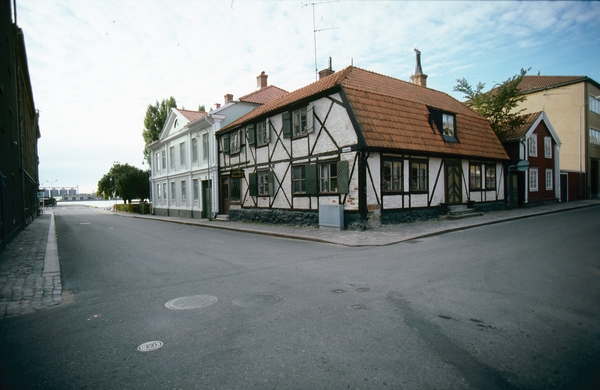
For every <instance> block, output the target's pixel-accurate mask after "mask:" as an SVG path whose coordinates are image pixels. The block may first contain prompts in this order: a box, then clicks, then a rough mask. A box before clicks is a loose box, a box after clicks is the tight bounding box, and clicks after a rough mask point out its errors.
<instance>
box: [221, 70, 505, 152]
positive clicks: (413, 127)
mask: <svg viewBox="0 0 600 390" xmlns="http://www.w3.org/2000/svg"><path fill="white" fill-rule="evenodd" d="M334 88H337V89H341V90H343V91H344V92H345V94H346V96H347V98H348V102H349V104H350V107H351V108H352V112H353V113H354V115H355V117H356V119H357V122H358V124H359V127H360V130H361V132H362V134H363V136H364V139H365V142H366V144H367V146H368V147H370V148H375V149H387V150H401V151H407V152H427V153H436V154H449V155H456V156H472V157H479V158H489V159H508V156H507V155H506V152H505V151H504V148H503V147H502V145H501V144H500V141H499V140H498V137H497V136H496V134H495V133H494V131H493V130H492V128H491V126H490V124H489V122H488V120H487V119H485V118H484V117H483V116H481V115H479V114H477V113H476V112H474V111H473V110H471V109H470V108H468V107H466V106H465V105H464V104H462V103H461V102H459V101H458V100H456V99H454V98H453V97H451V96H449V95H447V94H445V93H443V92H439V91H436V90H433V89H428V88H425V87H421V86H418V85H416V84H412V83H409V82H406V81H402V80H399V79H395V78H392V77H389V76H385V75H382V74H378V73H374V72H371V71H367V70H364V69H360V68H355V67H352V66H351V67H348V68H345V69H342V70H340V71H338V72H336V73H334V74H332V75H330V76H327V77H325V78H322V79H320V80H318V81H316V82H314V83H312V84H309V85H307V86H305V87H303V88H300V89H298V90H296V91H294V92H291V93H289V94H287V95H285V96H283V97H281V98H279V99H277V100H274V101H272V102H270V103H267V104H265V105H263V106H260V107H258V108H256V109H255V110H253V111H252V112H250V113H248V114H247V115H245V116H243V117H241V118H240V119H238V120H236V121H234V122H233V123H231V124H229V125H228V126H225V127H224V128H223V129H221V130H220V131H219V132H218V133H221V132H224V131H228V130H231V129H233V128H235V127H237V126H239V125H241V124H243V123H245V122H247V121H251V120H253V119H256V118H258V117H261V116H264V115H266V114H268V113H271V112H273V113H276V112H280V111H281V109H282V108H284V107H286V106H289V105H290V104H293V103H295V102H298V101H301V100H303V99H305V98H308V97H310V96H313V95H316V94H319V93H321V92H325V91H328V90H332V91H333V90H334ZM429 107H431V108H437V109H440V110H443V111H447V112H450V113H454V114H456V123H457V125H456V127H457V130H456V133H457V138H458V139H459V141H460V142H454V143H453V142H446V141H444V139H443V138H442V136H441V135H440V133H439V132H438V131H437V130H433V129H432V128H431V125H430V121H429V118H430V112H429Z"/></svg>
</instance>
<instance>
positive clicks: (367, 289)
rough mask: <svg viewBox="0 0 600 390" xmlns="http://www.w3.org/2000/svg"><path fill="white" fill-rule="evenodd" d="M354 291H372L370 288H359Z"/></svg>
mask: <svg viewBox="0 0 600 390" xmlns="http://www.w3.org/2000/svg"><path fill="white" fill-rule="evenodd" d="M354 291H356V292H369V291H371V289H370V288H368V287H359V288H357V289H356V290H354Z"/></svg>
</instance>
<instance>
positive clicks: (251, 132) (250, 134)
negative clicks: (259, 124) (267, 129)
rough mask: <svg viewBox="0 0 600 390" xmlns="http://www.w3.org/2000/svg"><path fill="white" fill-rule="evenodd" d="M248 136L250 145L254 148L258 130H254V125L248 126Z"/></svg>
mask: <svg viewBox="0 0 600 390" xmlns="http://www.w3.org/2000/svg"><path fill="white" fill-rule="evenodd" d="M246 134H248V145H250V146H254V144H255V143H256V129H255V128H254V125H248V127H246Z"/></svg>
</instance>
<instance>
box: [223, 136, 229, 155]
mask: <svg viewBox="0 0 600 390" xmlns="http://www.w3.org/2000/svg"><path fill="white" fill-rule="evenodd" d="M223 154H229V134H225V135H224V136H223Z"/></svg>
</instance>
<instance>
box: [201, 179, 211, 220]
mask: <svg viewBox="0 0 600 390" xmlns="http://www.w3.org/2000/svg"><path fill="white" fill-rule="evenodd" d="M211 189H212V185H211V181H210V180H203V181H202V218H210V217H211V214H212V193H211Z"/></svg>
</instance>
